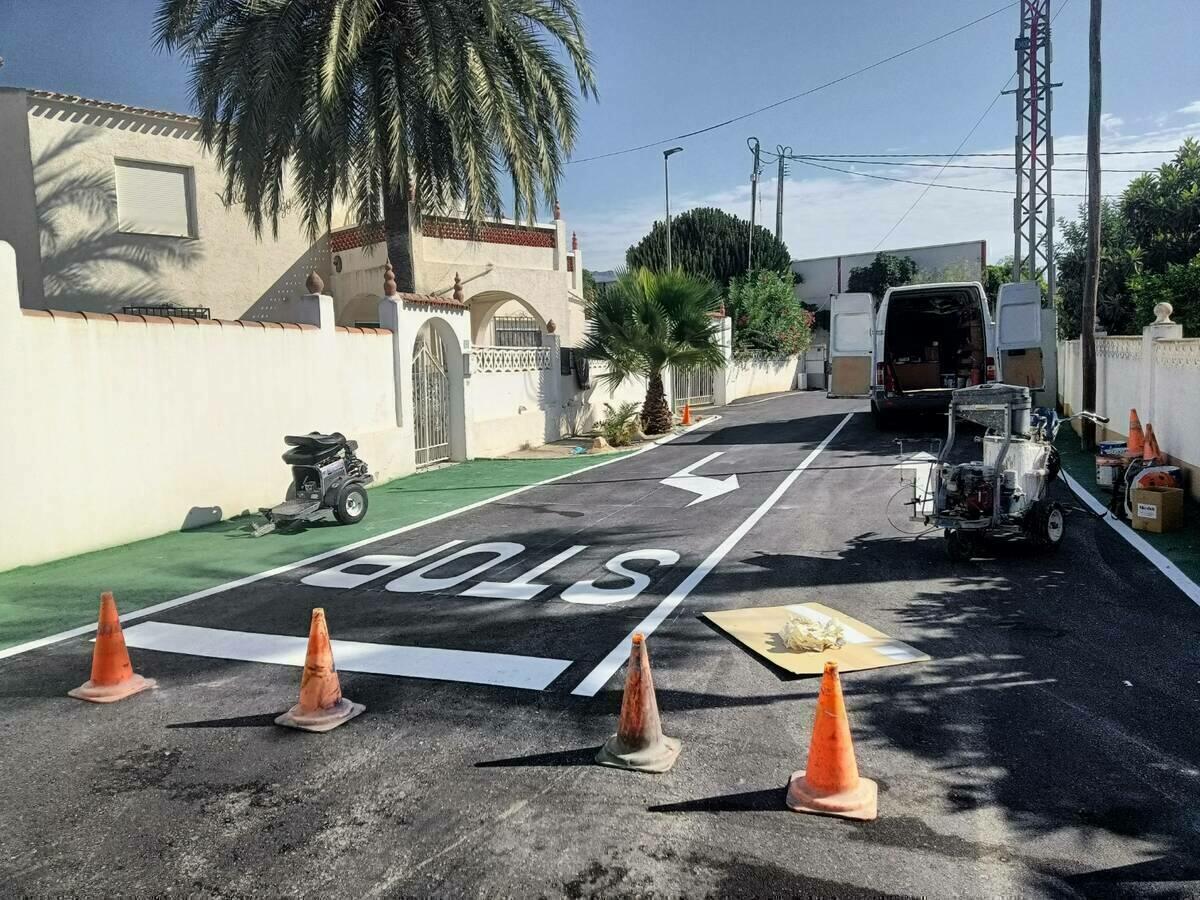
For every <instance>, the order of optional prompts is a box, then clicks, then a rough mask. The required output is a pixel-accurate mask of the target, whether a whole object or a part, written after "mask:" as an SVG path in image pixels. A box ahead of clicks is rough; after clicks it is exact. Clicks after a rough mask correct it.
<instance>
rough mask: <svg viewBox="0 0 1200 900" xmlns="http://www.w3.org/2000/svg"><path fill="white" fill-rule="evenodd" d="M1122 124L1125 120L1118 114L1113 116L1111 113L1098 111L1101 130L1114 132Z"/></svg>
mask: <svg viewBox="0 0 1200 900" xmlns="http://www.w3.org/2000/svg"><path fill="white" fill-rule="evenodd" d="M1124 124H1125V120H1124V119H1122V118H1121V117H1120V116H1114V115H1113V114H1112V113H1100V128H1101V130H1103V131H1107V132H1109V133H1112V134H1115V133H1116V132H1117V130H1118V129H1119V128H1120V127H1121V126H1122V125H1124Z"/></svg>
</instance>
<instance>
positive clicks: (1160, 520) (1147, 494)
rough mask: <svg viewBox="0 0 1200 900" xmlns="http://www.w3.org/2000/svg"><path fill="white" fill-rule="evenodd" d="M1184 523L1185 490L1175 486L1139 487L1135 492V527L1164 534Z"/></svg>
mask: <svg viewBox="0 0 1200 900" xmlns="http://www.w3.org/2000/svg"><path fill="white" fill-rule="evenodd" d="M1182 525H1183V491H1182V490H1180V489H1179V488H1173V487H1148V488H1137V489H1136V490H1135V491H1134V492H1133V527H1134V528H1135V529H1137V530H1138V531H1152V532H1154V533H1155V534H1162V533H1163V532H1164V531H1174V530H1175V529H1177V528H1180V527H1182Z"/></svg>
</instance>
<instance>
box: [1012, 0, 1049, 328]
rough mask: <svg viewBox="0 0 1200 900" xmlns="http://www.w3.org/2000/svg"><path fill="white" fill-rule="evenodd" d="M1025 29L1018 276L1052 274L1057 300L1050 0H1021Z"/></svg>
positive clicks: (1016, 205)
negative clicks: (1051, 120) (1051, 122)
mask: <svg viewBox="0 0 1200 900" xmlns="http://www.w3.org/2000/svg"><path fill="white" fill-rule="evenodd" d="M1020 4H1021V10H1020V12H1021V32H1020V35H1019V36H1018V37H1017V39H1016V41H1015V43H1014V47H1015V49H1016V51H1017V78H1018V81H1017V89H1016V91H1014V92H1013V93H1015V94H1016V98H1017V134H1016V138H1015V146H1016V176H1017V195H1016V199H1015V200H1014V201H1013V271H1012V277H1013V281H1021V280H1022V279H1029V280H1032V281H1037V280H1038V279H1040V278H1045V280H1046V294H1047V298H1046V299H1047V302H1048V304H1049V305H1050V307H1051V308H1053V306H1054V292H1055V271H1054V192H1053V190H1052V178H1051V176H1052V175H1053V171H1054V136H1053V133H1052V132H1051V128H1050V116H1051V112H1052V111H1053V109H1054V88H1056V87H1059V86H1060V84H1059V83H1056V82H1052V81H1051V80H1050V62H1051V59H1052V57H1053V51H1052V48H1051V45H1050V0H1020Z"/></svg>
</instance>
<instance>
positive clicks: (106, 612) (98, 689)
mask: <svg viewBox="0 0 1200 900" xmlns="http://www.w3.org/2000/svg"><path fill="white" fill-rule="evenodd" d="M155 686H156V685H155V682H154V679H152V678H143V677H142V676H141V675H138V674H137V673H136V672H134V671H133V665H132V664H131V663H130V662H129V650H128V649H126V647H125V635H124V634H123V633H122V631H121V620H120V619H119V618H118V617H117V604H116V601H114V600H113V595H112V591H105V592H104V593H103V594H101V595H100V620H99V622H98V623H97V625H96V647H95V649H94V650H92V677H91V678H90V679H88V680H87V681H85V682H84V683H83V684H81V685H80V686H79V687H77V688H75V689H74V690H72V691H67V696H69V697H75V698H77V699H79V700H90V701H91V702H92V703H113V702H115V701H117V700H124V699H125V698H126V697H131V696H133V695H134V694H138V693H141V692H142V691H144V690H146V689H147V688H152V687H155Z"/></svg>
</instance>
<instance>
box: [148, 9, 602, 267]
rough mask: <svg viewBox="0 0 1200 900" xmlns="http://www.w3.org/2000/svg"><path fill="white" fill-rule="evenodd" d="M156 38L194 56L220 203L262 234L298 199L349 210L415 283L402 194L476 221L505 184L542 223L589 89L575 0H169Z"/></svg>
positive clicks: (489, 213) (313, 215)
mask: <svg viewBox="0 0 1200 900" xmlns="http://www.w3.org/2000/svg"><path fill="white" fill-rule="evenodd" d="M155 36H156V39H157V42H158V45H159V46H160V47H162V48H165V49H168V50H177V51H179V52H181V53H182V54H183V55H184V56H185V57H186V58H187V60H188V61H189V62H190V64H191V68H192V82H191V83H192V92H193V97H194V101H195V105H196V109H197V110H198V112H199V115H200V137H201V140H202V142H203V144H204V146H205V148H206V149H209V150H211V151H213V152H214V153H215V155H216V158H217V161H218V162H219V164H220V166H221V168H222V171H223V172H224V175H225V199H226V202H232V201H234V200H235V199H236V200H237V201H238V202H240V203H242V204H243V206H244V208H245V211H246V215H247V217H248V218H249V220H250V222H251V224H252V225H253V226H254V228H255V230H256V232H258V233H261V232H262V229H263V228H264V226H265V225H266V224H267V223H269V224H270V226H271V229H272V231H277V230H278V226H279V218H280V215H281V213H282V212H283V209H284V206H285V204H286V203H288V202H291V201H295V203H296V205H297V206H298V208H299V210H300V212H301V214H302V217H303V221H304V223H305V225H306V227H307V228H308V230H309V232H310V233H311V234H313V235H314V236H315V235H316V234H317V233H319V232H320V231H321V230H323V229H324V228H327V227H328V226H329V223H330V221H331V219H332V217H333V211H334V208H335V206H337V205H340V204H343V203H344V204H348V205H349V207H350V210H351V212H352V213H353V214H354V216H355V217H356V218H357V221H358V222H360V223H362V224H378V223H380V222H383V224H384V226H385V231H386V235H387V243H388V253H389V256H390V258H391V261H392V263H393V264H394V266H395V268H396V277H397V283H398V285H399V287H400V289H401V290H409V291H411V290H413V288H414V285H413V284H412V281H413V273H412V260H411V249H410V247H409V241H408V226H409V218H410V207H409V202H408V201H409V198H410V197H411V198H412V201H413V211H414V212H415V213H416V214H417V215H418V216H419V215H420V214H422V213H423V212H441V211H445V210H448V209H451V208H454V207H456V206H459V205H461V208H462V209H464V210H465V214H466V216H467V218H468V219H469V220H471V221H472V222H474V223H476V224H479V223H481V222H483V221H484V220H486V219H489V218H495V217H498V216H499V215H500V213H501V206H502V203H501V199H502V197H501V194H502V189H503V190H504V191H508V190H511V192H512V193H511V196H512V197H513V210H512V212H513V215H514V216H515V217H516V218H525V217H531V216H532V213H533V211H534V209H535V208H536V206H537V205H538V202H539V198H540V199H541V200H542V201H544V202H546V203H550V202H552V201H553V199H554V197H555V195H556V193H557V186H558V180H559V177H560V174H561V170H562V163H563V158H564V155H565V154H566V153H568V152H570V149H571V147H572V145H573V144H574V141H575V136H576V130H577V113H576V92H577V91H578V93H579V94H580V95H582V96H583V97H588V96H589V95H591V94H592V93H593V92H594V90H595V83H594V78H593V75H592V68H591V58H590V54H589V52H588V50H587V47H586V45H585V43H584V36H583V27H582V23H581V20H580V15H579V10H578V7H577V3H576V0H552V2H551V0H438V2H437V3H413V2H410V0H288V2H284V0H256V2H246V0H160V4H159V7H158V13H157V17H156V21H155ZM572 70H573V74H574V77H572Z"/></svg>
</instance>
